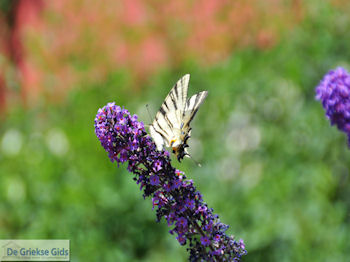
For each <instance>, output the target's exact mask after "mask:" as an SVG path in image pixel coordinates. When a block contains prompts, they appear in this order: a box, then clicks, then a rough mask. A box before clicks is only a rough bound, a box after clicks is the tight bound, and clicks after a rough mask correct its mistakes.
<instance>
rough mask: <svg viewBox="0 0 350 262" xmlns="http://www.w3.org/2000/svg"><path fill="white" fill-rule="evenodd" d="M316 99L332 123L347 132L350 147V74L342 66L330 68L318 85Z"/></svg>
mask: <svg viewBox="0 0 350 262" xmlns="http://www.w3.org/2000/svg"><path fill="white" fill-rule="evenodd" d="M316 99H317V100H320V101H321V103H322V106H323V108H324V109H325V111H326V116H327V118H328V119H329V120H330V122H331V125H336V126H337V128H338V129H339V130H341V131H342V132H344V133H346V134H347V136H348V145H349V147H350V74H349V73H348V72H347V71H346V70H345V69H344V68H342V67H338V68H336V69H335V70H330V71H329V72H328V73H327V74H326V75H325V76H324V77H323V79H322V80H321V82H320V84H319V85H318V86H317V87H316Z"/></svg>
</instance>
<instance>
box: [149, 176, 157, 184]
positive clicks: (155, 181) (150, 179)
mask: <svg viewBox="0 0 350 262" xmlns="http://www.w3.org/2000/svg"><path fill="white" fill-rule="evenodd" d="M149 182H150V184H151V185H152V186H158V185H159V177H158V176H157V175H151V176H150V177H149Z"/></svg>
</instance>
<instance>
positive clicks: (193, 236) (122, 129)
mask: <svg viewBox="0 0 350 262" xmlns="http://www.w3.org/2000/svg"><path fill="white" fill-rule="evenodd" d="M95 133H96V136H97V137H98V139H99V140H100V142H101V145H102V146H103V147H104V149H105V150H106V151H107V153H108V156H109V158H110V159H111V161H112V162H117V164H118V165H119V164H120V163H126V164H127V169H128V171H129V172H131V173H133V174H134V177H133V179H134V180H135V181H136V183H137V184H139V185H140V190H143V196H144V198H146V197H150V198H151V199H152V204H153V209H156V216H157V221H158V222H159V221H160V220H161V218H162V217H164V218H165V219H166V221H167V223H168V226H169V227H172V229H171V230H170V231H169V232H170V233H171V234H176V239H177V240H178V241H179V243H180V244H181V245H186V244H188V248H187V250H188V251H189V255H190V256H189V260H190V261H240V258H241V256H242V255H245V254H246V253H247V251H246V250H245V246H244V244H243V242H241V241H240V242H237V241H235V239H234V237H233V236H228V235H226V233H225V232H226V230H227V229H228V226H227V225H225V224H223V223H221V222H220V220H219V218H218V215H216V214H214V213H213V209H212V208H208V207H207V204H206V203H205V202H204V201H203V197H202V195H201V193H200V192H199V191H197V189H196V187H195V186H194V184H193V181H192V180H188V179H186V176H185V174H184V173H183V172H181V171H179V170H177V169H175V168H174V167H172V165H171V160H170V158H169V153H168V152H167V151H161V152H160V151H158V150H157V149H156V145H155V144H154V142H153V140H152V138H151V137H150V136H148V135H147V133H146V131H145V128H144V125H143V123H142V122H139V121H138V120H137V116H136V115H134V116H131V115H130V113H129V112H128V111H127V110H126V109H122V108H120V107H119V106H117V105H115V103H108V104H107V105H106V106H104V107H103V108H101V109H99V110H98V113H97V115H96V118H95ZM218 236H219V237H218ZM211 239H212V240H211Z"/></svg>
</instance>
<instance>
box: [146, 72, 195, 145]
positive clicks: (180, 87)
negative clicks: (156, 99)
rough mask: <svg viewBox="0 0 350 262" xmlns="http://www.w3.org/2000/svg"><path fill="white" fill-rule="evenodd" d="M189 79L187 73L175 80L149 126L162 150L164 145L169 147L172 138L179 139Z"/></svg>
mask: <svg viewBox="0 0 350 262" xmlns="http://www.w3.org/2000/svg"><path fill="white" fill-rule="evenodd" d="M189 80H190V75H189V74H187V75H184V76H183V77H182V78H181V79H179V80H178V81H177V83H176V84H175V85H174V86H173V88H172V89H171V90H170V92H169V94H168V95H167V97H166V98H165V100H164V102H163V104H162V105H161V107H160V109H159V111H158V112H157V114H156V116H155V118H154V121H153V123H152V125H151V126H150V133H151V136H152V138H153V139H154V141H155V143H156V145H157V149H158V150H162V149H163V146H164V145H165V146H167V147H169V146H170V143H171V141H172V140H178V141H179V140H180V134H181V133H180V130H181V126H182V123H183V121H182V119H183V112H184V109H185V106H186V99H187V90H188V83H189Z"/></svg>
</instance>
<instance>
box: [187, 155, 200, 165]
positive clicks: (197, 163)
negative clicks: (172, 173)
mask: <svg viewBox="0 0 350 262" xmlns="http://www.w3.org/2000/svg"><path fill="white" fill-rule="evenodd" d="M186 156H188V157H189V158H191V159H192V161H193V162H194V163H195V164H196V165H197V166H199V167H202V165H201V164H200V163H199V162H197V161H196V160H194V158H193V157H192V156H191V155H190V154H189V153H187V155H186Z"/></svg>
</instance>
